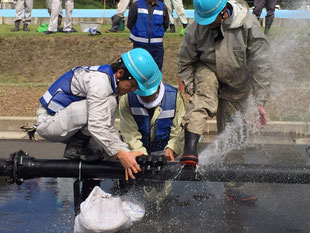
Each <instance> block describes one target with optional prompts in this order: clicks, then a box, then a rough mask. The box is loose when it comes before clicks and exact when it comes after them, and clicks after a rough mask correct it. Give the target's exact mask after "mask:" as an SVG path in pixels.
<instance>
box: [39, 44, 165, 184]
mask: <svg viewBox="0 0 310 233" xmlns="http://www.w3.org/2000/svg"><path fill="white" fill-rule="evenodd" d="M146 64H150V65H153V69H147V70H145V69H144V67H145V66H146ZM158 78H160V71H159V69H158V67H157V66H156V64H155V62H154V60H153V58H152V56H151V55H150V54H149V53H148V52H147V51H146V50H144V49H140V48H139V49H133V50H131V51H129V52H127V53H124V54H122V58H121V59H119V60H118V62H116V63H113V64H111V65H103V66H91V67H75V68H73V69H72V70H70V71H69V72H67V73H65V74H64V75H62V76H61V77H60V78H59V79H57V80H56V81H55V82H54V84H52V85H51V87H50V88H49V89H48V90H47V91H46V92H45V94H44V95H43V96H42V97H41V98H40V103H41V107H39V109H38V111H37V124H36V125H37V132H38V134H39V135H40V136H41V137H43V138H45V139H47V140H49V141H54V142H63V143H66V148H65V152H64V157H65V158H69V159H78V160H86V161H95V160H101V159H103V158H104V157H105V158H117V159H119V160H120V162H121V164H122V165H123V167H124V168H125V172H126V179H128V176H129V177H130V178H132V179H134V175H133V174H135V173H137V172H139V171H140V167H139V165H138V164H137V162H136V157H137V156H140V155H142V154H143V152H130V150H129V149H128V145H127V144H126V143H124V142H122V141H121V139H120V138H119V135H118V133H117V131H116V130H115V129H114V127H113V125H114V120H115V112H116V109H117V96H118V95H124V94H126V93H129V92H133V91H136V90H140V89H141V90H144V91H145V90H147V88H148V85H149V84H148V82H153V81H154V82H155V81H156V80H157V79H158ZM90 139H93V140H94V141H95V143H97V144H98V145H99V146H100V147H101V148H102V149H103V151H104V152H105V153H94V151H92V150H91V148H88V144H89V142H90Z"/></svg>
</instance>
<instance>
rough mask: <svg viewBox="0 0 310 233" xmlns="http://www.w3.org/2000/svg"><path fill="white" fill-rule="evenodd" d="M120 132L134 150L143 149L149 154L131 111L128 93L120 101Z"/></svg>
mask: <svg viewBox="0 0 310 233" xmlns="http://www.w3.org/2000/svg"><path fill="white" fill-rule="evenodd" d="M119 117H120V133H121V135H122V138H123V140H124V142H126V143H127V144H128V145H129V148H130V150H132V151H142V152H144V154H145V155H147V150H146V148H145V147H144V146H143V143H142V141H141V139H142V135H141V133H140V132H139V130H138V125H137V123H136V121H135V119H134V117H133V115H132V113H131V111H130V107H129V101H128V95H124V96H122V97H121V99H120V101H119Z"/></svg>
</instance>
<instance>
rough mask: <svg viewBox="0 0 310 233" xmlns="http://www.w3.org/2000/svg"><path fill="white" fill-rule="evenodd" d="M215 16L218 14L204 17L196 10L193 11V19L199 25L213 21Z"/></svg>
mask: <svg viewBox="0 0 310 233" xmlns="http://www.w3.org/2000/svg"><path fill="white" fill-rule="evenodd" d="M217 16H218V14H216V15H214V16H212V17H210V18H205V17H201V16H200V15H199V14H198V13H197V12H196V11H195V12H194V19H195V21H196V22H197V23H198V24H200V25H209V24H211V23H213V22H214V21H215V20H216V18H217Z"/></svg>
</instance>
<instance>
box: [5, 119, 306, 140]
mask: <svg viewBox="0 0 310 233" xmlns="http://www.w3.org/2000/svg"><path fill="white" fill-rule="evenodd" d="M35 122H36V118H35V117H0V139H12V140H14V139H16V140H17V139H28V135H27V133H26V132H25V131H24V130H23V129H21V127H22V126H25V125H31V124H33V123H35ZM115 128H116V129H117V130H118V129H119V119H116V121H115ZM261 132H262V135H274V134H278V135H290V136H292V138H303V137H309V136H310V122H289V121H286V122H284V121H272V122H269V123H268V124H267V126H266V127H265V128H264V129H263V130H262V131H261ZM205 134H206V135H210V134H211V135H216V134H217V127H216V121H215V120H210V121H208V125H207V127H206V131H205ZM36 138H39V139H40V137H39V136H38V135H36Z"/></svg>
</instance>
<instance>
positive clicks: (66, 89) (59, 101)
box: [40, 65, 116, 115]
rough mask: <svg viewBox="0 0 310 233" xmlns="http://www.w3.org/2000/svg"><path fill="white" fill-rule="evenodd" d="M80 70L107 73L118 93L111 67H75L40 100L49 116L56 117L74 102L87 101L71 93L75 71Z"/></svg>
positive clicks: (59, 79)
mask: <svg viewBox="0 0 310 233" xmlns="http://www.w3.org/2000/svg"><path fill="white" fill-rule="evenodd" d="M78 68H82V69H85V70H93V71H99V72H103V73H106V74H107V75H108V76H109V77H110V79H111V84H112V89H113V92H114V93H116V85H115V81H114V78H113V77H114V75H113V70H112V68H111V66H110V65H103V66H89V67H75V68H73V69H72V70H70V71H69V72H67V73H65V74H64V75H62V76H61V77H60V78H58V79H57V80H56V81H55V82H54V83H53V84H52V85H51V86H50V87H49V89H48V90H47V91H46V92H45V93H44V95H43V96H42V97H41V98H40V102H41V104H42V106H43V107H44V108H45V109H46V110H47V112H48V113H49V114H51V115H55V113H56V112H59V111H60V110H62V109H64V108H66V107H67V106H69V105H70V104H71V103H72V102H75V101H80V100H83V99H85V97H80V96H75V95H73V94H72V92H71V80H72V77H73V75H74V71H75V70H76V69H78Z"/></svg>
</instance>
